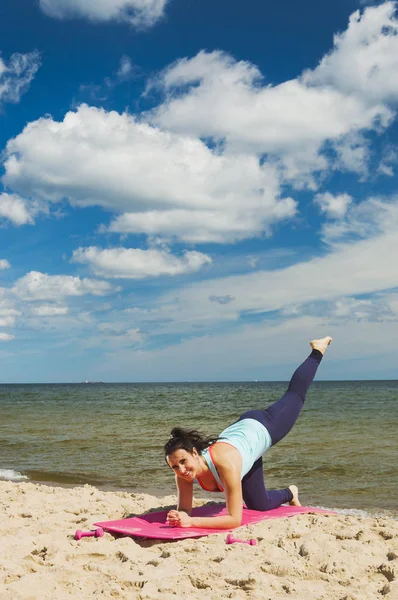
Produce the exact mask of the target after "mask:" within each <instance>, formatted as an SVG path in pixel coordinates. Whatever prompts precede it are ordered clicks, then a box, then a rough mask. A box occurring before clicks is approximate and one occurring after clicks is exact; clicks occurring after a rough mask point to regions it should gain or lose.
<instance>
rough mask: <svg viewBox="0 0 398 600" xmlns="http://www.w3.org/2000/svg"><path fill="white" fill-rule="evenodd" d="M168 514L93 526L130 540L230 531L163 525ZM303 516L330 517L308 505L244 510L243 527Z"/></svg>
mask: <svg viewBox="0 0 398 600" xmlns="http://www.w3.org/2000/svg"><path fill="white" fill-rule="evenodd" d="M167 512H168V511H162V512H152V513H148V514H145V515H140V516H139V517H132V518H130V519H121V520H119V521H103V522H100V523H94V525H95V526H96V527H102V529H104V530H105V531H109V532H110V533H119V534H123V535H129V536H132V537H142V538H151V539H156V540H182V539H186V538H197V537H202V536H205V535H212V534H215V533H227V532H228V531H233V530H232V529H205V528H200V527H170V526H169V525H168V524H167V523H166V517H167ZM305 513H317V514H319V513H320V514H333V513H331V511H327V510H322V509H319V508H311V507H310V506H280V507H279V508H275V509H274V510H267V511H264V512H261V511H257V510H249V509H248V508H244V509H243V520H242V526H243V525H249V524H252V523H259V522H260V521H265V520H267V519H282V518H284V517H293V516H294V515H300V514H305ZM226 514H227V513H226V510H225V504H217V505H215V504H208V505H206V506H201V507H199V508H194V509H193V511H192V516H193V517H215V516H222V515H226Z"/></svg>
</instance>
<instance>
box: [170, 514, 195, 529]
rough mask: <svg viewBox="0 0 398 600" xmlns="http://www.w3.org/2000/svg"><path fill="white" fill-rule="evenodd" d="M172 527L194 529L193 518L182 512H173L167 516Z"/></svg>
mask: <svg viewBox="0 0 398 600" xmlns="http://www.w3.org/2000/svg"><path fill="white" fill-rule="evenodd" d="M167 522H168V524H169V525H170V527H192V518H191V517H190V516H189V515H187V513H186V512H184V511H182V510H171V511H170V512H169V513H168V514H167Z"/></svg>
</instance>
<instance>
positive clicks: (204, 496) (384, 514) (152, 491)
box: [0, 478, 398, 521]
mask: <svg viewBox="0 0 398 600" xmlns="http://www.w3.org/2000/svg"><path fill="white" fill-rule="evenodd" d="M7 482H10V483H13V484H18V483H33V484H35V485H44V486H47V487H51V488H61V489H75V488H81V487H86V486H89V487H92V488H94V489H96V490H98V491H100V492H105V493H107V492H113V493H126V494H132V495H134V496H137V495H140V494H143V495H146V496H155V497H159V498H162V497H165V496H175V488H174V486H170V487H169V489H164V488H163V489H162V488H161V487H160V486H157V487H155V486H154V487H146V488H145V489H144V490H142V489H138V488H134V487H123V486H118V487H116V486H114V485H109V484H104V485H98V484H96V485H94V484H92V483H68V482H58V481H45V480H35V479H29V478H28V479H23V480H12V479H11V480H8V479H1V478H0V484H1V483H7ZM197 491H198V492H199V495H196V496H195V490H194V498H196V499H198V500H199V501H202V500H205V501H208V502H224V501H225V496H224V494H223V493H222V492H220V493H215V492H211V493H210V492H206V491H205V490H203V489H199V488H198V489H197ZM311 506H314V508H321V509H323V510H328V511H332V512H337V513H338V514H340V515H347V516H354V517H364V518H367V517H369V518H374V519H377V518H387V519H391V520H394V521H398V509H397V510H396V511H394V510H391V509H387V508H386V509H377V508H369V507H365V508H364V507H340V506H325V505H320V504H311Z"/></svg>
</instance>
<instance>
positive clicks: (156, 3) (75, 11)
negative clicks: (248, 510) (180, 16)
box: [39, 0, 167, 27]
mask: <svg viewBox="0 0 398 600" xmlns="http://www.w3.org/2000/svg"><path fill="white" fill-rule="evenodd" d="M39 2H40V6H41V9H42V10H43V12H45V13H46V14H47V15H49V16H50V17H55V18H57V19H67V18H73V17H84V18H87V19H89V20H90V21H111V20H115V21H124V22H127V23H130V24H131V25H134V26H136V27H150V26H152V25H154V24H155V23H156V21H158V20H159V19H161V17H162V16H163V14H164V9H165V6H166V4H167V0H95V1H93V0H39Z"/></svg>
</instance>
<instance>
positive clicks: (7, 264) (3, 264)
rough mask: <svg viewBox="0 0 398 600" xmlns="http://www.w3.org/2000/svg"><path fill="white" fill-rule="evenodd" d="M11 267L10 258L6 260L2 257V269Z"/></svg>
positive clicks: (0, 263)
mask: <svg viewBox="0 0 398 600" xmlns="http://www.w3.org/2000/svg"><path fill="white" fill-rule="evenodd" d="M10 267H11V265H10V263H9V262H8V260H6V259H5V258H2V259H1V260H0V270H4V269H9V268H10Z"/></svg>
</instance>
